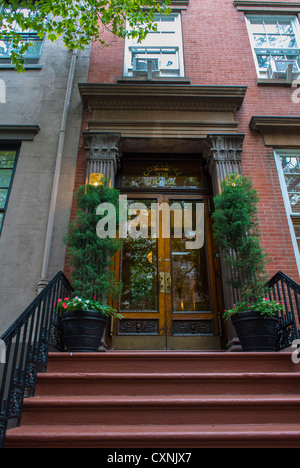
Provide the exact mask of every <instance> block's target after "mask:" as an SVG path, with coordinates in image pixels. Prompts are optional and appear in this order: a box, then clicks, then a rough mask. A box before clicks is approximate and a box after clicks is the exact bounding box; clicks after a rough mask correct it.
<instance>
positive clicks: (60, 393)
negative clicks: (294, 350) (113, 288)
mask: <svg viewBox="0 0 300 468" xmlns="http://www.w3.org/2000/svg"><path fill="white" fill-rule="evenodd" d="M299 390H300V368H299V366H297V365H295V364H293V363H292V360H291V353H287V352H286V353H220V352H216V353H213V352H209V353H202V352H199V353H197V352H136V351H135V352H124V353H123V352H108V353H105V354H94V353H93V354H67V353H63V354H51V355H50V357H49V366H48V373H46V374H41V375H39V376H38V381H37V390H36V396H35V397H34V398H30V399H26V400H25V402H24V411H23V417H22V425H21V427H19V428H16V429H12V430H10V431H8V434H7V442H6V447H7V448H22V447H28V448H51V447H53V448H56V447H65V448H72V447H78V448H101V447H106V448H127V447H136V448H139V447H150V448H151V447H153V448H158V447H176V448H185V447H187V448H188V447H190V448H193V447H201V448H202V447H233V448H234V447H237V448H238V447H250V448H254V447H266V448H272V447H282V448H290V447H295V448H296V447H299V446H300V391H299Z"/></svg>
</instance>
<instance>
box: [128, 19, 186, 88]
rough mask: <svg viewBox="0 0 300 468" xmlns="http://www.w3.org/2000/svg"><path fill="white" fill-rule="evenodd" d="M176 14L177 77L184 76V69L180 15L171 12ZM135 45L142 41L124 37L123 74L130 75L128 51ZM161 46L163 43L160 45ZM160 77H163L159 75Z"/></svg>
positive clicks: (129, 54) (129, 53) (139, 45)
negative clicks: (136, 41) (136, 42)
mask: <svg viewBox="0 0 300 468" xmlns="http://www.w3.org/2000/svg"><path fill="white" fill-rule="evenodd" d="M173 14H174V15H175V16H176V34H177V35H178V38H180V39H178V41H176V44H174V47H178V48H179V52H178V54H179V67H180V68H179V75H178V78H182V77H185V69H184V56H183V37H182V17H181V13H180V12H178V13H177V12H176V13H173ZM133 45H136V47H142V46H143V42H141V43H140V44H133V43H132V39H131V38H128V37H127V38H126V39H125V50H124V66H123V76H124V77H128V76H131V75H129V73H128V70H129V68H130V67H129V64H130V63H131V52H130V47H131V46H133ZM161 46H162V47H163V46H164V44H162V45H161ZM161 78H162V79H163V78H164V77H161Z"/></svg>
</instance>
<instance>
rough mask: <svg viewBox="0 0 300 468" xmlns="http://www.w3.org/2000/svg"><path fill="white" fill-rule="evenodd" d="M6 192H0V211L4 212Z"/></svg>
mask: <svg viewBox="0 0 300 468" xmlns="http://www.w3.org/2000/svg"><path fill="white" fill-rule="evenodd" d="M7 192H8V190H2V189H1V190H0V210H4V208H5V202H6V197H7Z"/></svg>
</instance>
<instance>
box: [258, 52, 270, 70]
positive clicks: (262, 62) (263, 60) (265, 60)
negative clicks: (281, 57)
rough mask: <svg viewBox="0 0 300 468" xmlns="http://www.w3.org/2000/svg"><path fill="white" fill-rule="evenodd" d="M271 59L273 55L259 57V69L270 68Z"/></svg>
mask: <svg viewBox="0 0 300 468" xmlns="http://www.w3.org/2000/svg"><path fill="white" fill-rule="evenodd" d="M271 58H272V57H271V55H258V56H257V61H258V65H259V68H268V66H269V63H270V60H271Z"/></svg>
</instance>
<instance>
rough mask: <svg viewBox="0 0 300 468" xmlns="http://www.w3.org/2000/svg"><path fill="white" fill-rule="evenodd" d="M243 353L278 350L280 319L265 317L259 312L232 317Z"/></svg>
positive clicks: (243, 313)
mask: <svg viewBox="0 0 300 468" xmlns="http://www.w3.org/2000/svg"><path fill="white" fill-rule="evenodd" d="M231 320H232V323H233V325H234V326H235V329H236V333H237V336H238V338H239V340H240V343H241V346H242V348H243V351H246V352H251V351H253V352H255V351H266V352H271V351H275V350H276V342H277V331H278V321H279V319H278V317H263V316H262V315H261V314H260V313H259V312H252V311H251V312H249V311H247V312H242V313H240V314H237V315H233V316H232V317H231Z"/></svg>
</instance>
